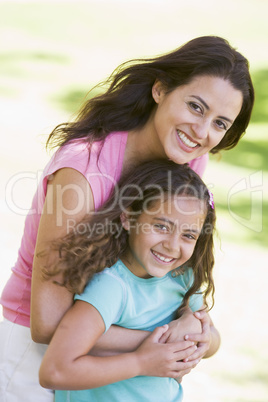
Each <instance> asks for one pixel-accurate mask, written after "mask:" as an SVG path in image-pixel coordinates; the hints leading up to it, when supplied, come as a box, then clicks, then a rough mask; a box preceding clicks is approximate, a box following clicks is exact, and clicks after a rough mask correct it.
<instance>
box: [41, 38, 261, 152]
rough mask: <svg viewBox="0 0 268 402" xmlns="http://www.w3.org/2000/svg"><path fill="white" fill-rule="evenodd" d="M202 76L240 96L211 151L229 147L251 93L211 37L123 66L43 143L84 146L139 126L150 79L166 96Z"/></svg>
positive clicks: (239, 67)
mask: <svg viewBox="0 0 268 402" xmlns="http://www.w3.org/2000/svg"><path fill="white" fill-rule="evenodd" d="M206 75H208V76H215V77H220V78H223V79H226V80H228V81H229V82H230V83H231V85H232V86H233V87H234V88H235V89H237V90H239V91H241V93H242V95H243V104H242V108H241V110H240V113H239V115H238V116H237V118H236V119H235V121H234V123H233V124H232V126H231V127H230V129H229V130H228V131H227V132H226V134H225V136H224V137H223V139H222V140H221V142H220V143H219V144H218V145H217V146H216V147H214V148H213V149H212V150H211V152H212V153H216V152H218V151H219V150H222V149H230V148H233V147H234V146H235V145H236V144H237V142H238V141H239V139H240V138H241V136H242V135H243V133H244V132H245V130H246V128H247V126H248V124H249V120H250V116H251V112H252V108H253V103H254V89H253V85H252V81H251V77H250V73H249V65H248V61H247V59H246V58H245V57H244V56H242V55H241V54H240V53H239V52H237V51H236V50H235V49H234V48H233V47H231V46H230V44H229V43H228V42H227V41H226V40H225V39H223V38H220V37H217V36H204V37H199V38H196V39H193V40H191V41H189V42H188V43H186V44H185V45H183V46H182V47H180V48H178V49H177V50H175V51H173V52H171V53H168V54H165V55H163V56H160V57H156V58H151V59H143V60H132V61H130V62H126V63H123V64H122V65H121V66H119V67H118V68H117V69H116V70H115V71H114V72H113V74H112V75H111V76H110V78H108V80H107V81H106V83H105V86H106V88H107V90H106V92H105V93H103V94H101V95H99V96H95V97H93V98H92V99H89V100H88V101H86V102H85V104H84V106H83V107H82V109H81V111H80V112H79V114H78V116H77V118H76V120H75V121H74V122H70V123H63V124H60V125H59V126H57V127H56V128H55V129H54V130H53V131H52V133H51V134H50V136H49V138H48V141H47V145H53V146H62V145H64V144H66V143H67V142H68V141H70V140H74V139H83V140H84V141H86V142H88V144H89V145H90V144H92V143H93V142H95V141H103V140H104V139H105V138H106V136H107V135H108V134H109V133H111V132H114V131H129V130H133V129H138V128H142V127H143V126H144V125H145V124H146V122H147V121H148V120H149V117H150V116H151V114H152V112H153V110H154V108H155V106H156V104H155V101H154V99H153V97H152V87H153V85H154V83H155V82H156V80H158V81H160V82H161V83H162V84H163V87H164V88H165V90H166V92H167V93H169V92H171V91H173V90H174V89H175V88H177V87H179V86H181V85H185V84H188V83H190V81H191V80H192V79H193V78H195V77H197V76H206Z"/></svg>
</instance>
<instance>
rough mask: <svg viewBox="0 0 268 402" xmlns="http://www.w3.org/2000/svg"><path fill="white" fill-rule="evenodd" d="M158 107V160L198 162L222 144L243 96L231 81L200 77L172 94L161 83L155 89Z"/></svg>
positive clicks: (154, 144)
mask: <svg viewBox="0 0 268 402" xmlns="http://www.w3.org/2000/svg"><path fill="white" fill-rule="evenodd" d="M152 95H153V98H154V100H155V102H156V104H157V108H156V111H155V113H154V116H153V119H152V120H151V122H152V124H153V126H152V131H151V133H153V134H152V141H153V142H152V148H154V150H155V154H156V155H155V156H157V157H168V158H169V159H171V160H173V161H174V162H176V163H179V164H182V163H187V162H189V161H190V160H192V159H194V158H197V157H199V156H201V155H203V154H205V153H207V152H208V151H210V150H211V149H212V148H214V147H215V146H216V145H217V144H219V142H220V141H221V140H222V138H223V137H224V135H225V134H226V132H227V130H228V129H229V128H230V127H231V125H232V124H233V122H234V120H235V119H236V117H237V116H238V114H239V112H240V110H241V107H242V102H243V97H242V93H241V92H240V91H239V90H237V89H235V88H233V86H232V85H231V84H230V82H229V81H227V80H224V79H223V78H219V77H211V76H200V77H196V78H194V79H193V80H192V81H191V82H190V83H189V84H187V85H182V86H180V87H177V88H176V89H174V90H173V91H172V92H170V93H169V94H166V93H165V90H164V88H163V86H162V84H161V83H160V82H159V81H157V82H156V83H155V84H154V86H153V88H152Z"/></svg>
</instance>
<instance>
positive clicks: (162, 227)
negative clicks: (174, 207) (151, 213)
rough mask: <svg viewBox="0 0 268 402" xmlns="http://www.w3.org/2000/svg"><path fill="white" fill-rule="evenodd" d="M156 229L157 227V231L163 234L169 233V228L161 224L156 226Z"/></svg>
mask: <svg viewBox="0 0 268 402" xmlns="http://www.w3.org/2000/svg"><path fill="white" fill-rule="evenodd" d="M154 227H155V228H156V229H157V230H162V231H163V232H167V231H168V227H167V226H166V225H162V224H160V223H157V224H155V225H154Z"/></svg>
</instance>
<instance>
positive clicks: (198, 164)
mask: <svg viewBox="0 0 268 402" xmlns="http://www.w3.org/2000/svg"><path fill="white" fill-rule="evenodd" d="M208 159H209V155H208V153H207V154H204V155H202V156H199V158H196V159H193V160H192V161H190V162H189V166H190V168H191V169H193V170H194V171H195V172H196V173H197V174H198V176H200V177H202V176H203V174H204V172H205V169H206V166H207V164H208Z"/></svg>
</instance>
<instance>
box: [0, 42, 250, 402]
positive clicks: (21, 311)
mask: <svg viewBox="0 0 268 402" xmlns="http://www.w3.org/2000/svg"><path fill="white" fill-rule="evenodd" d="M107 85H108V88H107V90H106V91H105V92H104V94H103V95H100V96H97V97H95V98H93V99H91V100H89V101H88V102H87V103H86V104H85V105H84V107H83V108H82V110H81V112H80V114H79V115H78V117H77V119H76V121H75V122H72V123H66V124H62V125H60V126H58V127H56V128H55V129H54V130H53V132H52V133H51V135H50V137H49V139H48V145H59V146H60V149H59V150H58V151H57V153H56V154H55V155H54V156H53V157H52V159H51V161H50V162H49V164H48V165H47V167H46V168H45V170H44V175H43V179H42V180H41V183H40V185H39V188H38V190H37V193H36V195H35V197H34V200H33V204H32V208H31V210H30V213H29V215H28V217H27V218H26V223H25V232H24V235H23V239H22V244H21V248H20V252H19V258H18V261H17V263H16V265H15V267H14V268H13V274H12V276H11V278H10V279H9V281H8V283H7V285H6V287H5V289H4V291H3V294H2V298H1V303H2V305H3V315H4V317H5V319H6V320H5V321H4V322H3V323H2V324H1V329H0V341H1V344H2V345H4V350H5V352H4V353H5V355H4V356H0V361H1V362H3V363H0V364H2V367H1V370H2V371H3V373H4V374H3V375H2V373H1V384H0V390H1V391H0V392H1V393H0V396H1V398H2V399H3V401H5V400H6V401H8V402H11V401H12V402H13V401H14V400H16V398H17V396H16V395H22V394H24V389H27V390H28V391H25V393H27V399H26V400H27V401H30V400H31V399H30V396H31V394H32V395H33V400H34V401H36V400H37V399H38V401H43V400H44V401H45V400H50V399H47V394H46V395H45V394H44V392H46V391H44V390H42V389H41V388H40V387H39V386H38V367H39V365H40V360H41V358H42V355H43V353H44V348H45V347H44V346H43V345H40V344H46V343H48V342H49V341H50V339H51V337H52V335H53V333H54V331H55V329H56V327H57V325H58V323H59V321H60V319H61V318H62V316H63V315H64V313H65V312H66V311H67V310H68V309H69V308H70V306H71V305H72V303H73V295H72V294H71V293H70V292H68V290H66V289H65V288H63V287H58V286H56V285H55V284H54V283H53V282H51V281H44V280H43V277H42V266H43V265H44V263H45V262H44V258H42V256H41V255H40V254H38V253H39V252H40V251H42V250H43V249H44V246H45V245H46V244H47V242H50V241H51V240H54V239H56V238H58V237H61V236H63V235H64V234H65V233H66V232H68V231H70V230H71V229H72V228H73V227H74V226H75V224H77V223H78V222H79V221H80V220H81V219H82V218H83V216H84V215H86V214H88V213H90V212H92V211H94V210H96V209H98V208H99V206H100V205H102V204H103V202H104V201H105V200H106V199H107V198H108V196H109V194H110V191H111V190H112V188H113V187H114V184H115V183H116V182H117V181H118V179H119V178H120V175H121V173H122V172H124V171H126V169H128V168H129V167H131V166H135V165H138V164H140V163H141V162H144V161H147V160H152V159H156V158H168V159H171V160H173V161H174V162H176V163H178V164H183V163H187V162H189V164H190V166H191V167H192V168H193V169H194V170H195V171H196V172H197V173H198V174H199V175H202V173H203V171H204V168H205V165H206V162H207V154H208V152H212V153H216V152H218V151H220V150H223V149H230V148H233V147H234V146H235V145H236V144H237V143H238V141H239V139H240V138H241V136H242V134H243V133H244V132H245V130H246V128H247V126H248V123H249V120H250V116H251V111H252V107H253V102H254V90H253V86H252V82H251V78H250V74H249V70H248V62H247V60H246V59H245V58H244V57H243V56H242V55H241V54H240V53H238V52H237V51H236V50H234V49H233V48H232V47H230V45H229V44H228V42H226V41H225V40H224V39H222V38H218V37H213V36H208V37H201V38H196V39H194V40H192V41H190V42H188V43H186V44H185V45H184V46H182V47H181V48H179V49H177V50H175V51H173V52H171V53H169V54H167V55H164V56H161V57H157V58H155V59H150V60H138V61H133V62H132V63H126V64H123V65H122V66H121V67H119V69H118V70H117V71H115V72H114V74H112V76H111V77H110V79H109V80H108V82H107ZM30 301H31V309H30ZM30 310H31V334H32V338H33V340H34V341H35V342H38V343H39V344H34V343H32V342H31V335H30V330H29V326H30ZM204 320H205V319H204ZM203 324H204V323H203ZM206 327H207V326H206V325H205V324H204V325H203V333H205V328H206ZM125 331H128V330H125ZM113 334H115V335H114V337H115V338H116V340H117V342H118V339H119V337H121V338H122V343H121V344H122V350H124V347H127V346H126V344H127V345H133V347H134V345H137V344H138V343H139V342H140V341H141V340H142V339H141V340H139V339H138V337H139V336H141V335H140V332H139V333H138V334H137V333H134V332H131V331H130V333H129V332H127V335H126V333H125V332H124V335H123V336H121V335H120V333H119V332H117V331H116V332H115V329H111V332H110V334H107V336H108V335H109V338H107V343H108V344H109V345H112V344H113ZM205 335H206V336H207V335H208V334H207V333H206V334H205ZM205 335H204V334H203V336H205ZM167 337H169V339H171V340H172V339H173V335H172V334H171V333H168V334H167ZM124 340H125V342H124ZM13 342H15V344H16V345H17V349H18V356H16V357H14V356H13V355H14V353H15V349H14V347H13V346H12V345H13ZM105 345H106V344H105V342H104V340H103V344H102V348H105ZM200 345H202V341H200ZM109 347H110V346H109ZM33 348H34V350H32V349H33ZM17 349H16V350H17ZM26 350H27V351H28V353H31V354H30V355H28V354H27V353H26ZM205 352H206V351H205V350H203V349H202V346H201V347H200V348H198V352H197V353H198V354H197V356H198V357H199V358H201V357H202V356H204V355H205ZM11 354H12V359H10V356H11ZM34 359H35V362H36V363H35V365H34V364H33V363H32V362H33V360H34ZM14 360H15V363H14ZM29 361H31V365H30V366H29V365H27V363H28V362H29ZM28 366H29V367H28ZM28 372H29V375H28V377H27V378H25V377H26V374H27V373H28ZM182 374H183V373H182ZM22 375H23V376H22ZM2 378H3V379H2ZM34 386H35V387H36V388H34ZM30 390H32V391H30ZM42 393H43V394H42ZM2 394H3V397H2ZM14 395H15V396H14ZM36 395H38V398H37V396H36ZM42 395H43V396H42ZM5 398H6V399H5ZM12 398H13V399H12ZM42 398H43V399H42ZM48 398H51V396H50V395H49V396H48ZM20 400H23V399H20Z"/></svg>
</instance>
